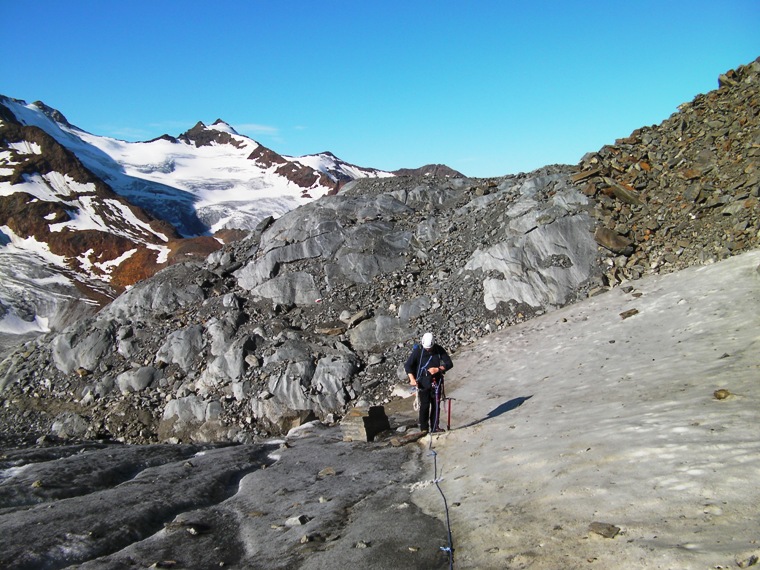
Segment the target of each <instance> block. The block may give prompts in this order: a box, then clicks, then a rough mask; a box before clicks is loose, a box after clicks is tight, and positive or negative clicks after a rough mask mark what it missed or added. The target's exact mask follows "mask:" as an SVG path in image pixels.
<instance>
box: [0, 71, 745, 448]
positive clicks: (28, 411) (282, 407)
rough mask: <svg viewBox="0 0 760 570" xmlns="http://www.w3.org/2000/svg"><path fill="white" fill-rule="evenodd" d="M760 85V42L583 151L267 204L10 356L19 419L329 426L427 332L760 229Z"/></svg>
mask: <svg viewBox="0 0 760 570" xmlns="http://www.w3.org/2000/svg"><path fill="white" fill-rule="evenodd" d="M759 86H760V61H755V62H752V63H751V64H749V65H745V66H741V67H739V68H737V69H735V70H731V71H729V72H728V73H726V74H724V75H722V76H721V77H720V79H719V88H718V89H716V90H715V91H712V92H710V93H707V94H704V95H699V96H698V97H696V98H695V99H694V100H693V101H692V102H690V103H686V104H684V105H681V106H680V108H679V111H678V112H676V113H674V114H673V115H672V116H671V117H670V118H668V119H667V120H665V121H663V122H662V123H661V124H660V125H656V126H651V127H644V128H641V129H637V130H636V131H634V132H633V133H631V134H630V135H629V136H626V137H624V138H621V139H619V140H617V141H615V142H614V144H610V145H608V146H605V147H603V148H602V149H600V150H598V151H596V152H590V153H589V154H587V155H586V156H584V157H583V159H582V160H581V161H580V163H579V164H578V165H574V166H563V165H552V166H546V167H544V168H541V169H539V170H537V171H535V172H532V173H527V174H526V173H523V174H518V175H510V176H504V177H500V178H492V179H472V178H466V177H461V176H460V177H454V176H440V175H437V174H436V173H435V172H434V173H432V174H427V175H424V174H423V175H420V174H419V173H417V174H413V175H403V176H384V177H380V176H374V177H363V178H358V179H354V180H352V181H349V182H344V183H341V184H340V190H339V192H337V194H331V193H330V192H325V193H324V194H323V195H322V197H320V198H319V199H314V200H309V201H305V202H304V203H302V204H300V205H299V206H298V207H296V208H294V209H292V210H290V211H287V212H285V213H282V215H280V216H279V217H278V218H277V219H274V217H271V216H270V217H260V218H259V219H258V220H257V221H256V224H255V226H254V227H253V228H251V229H250V231H249V232H248V233H247V235H246V236H245V237H244V238H243V239H240V240H236V241H231V242H229V243H226V244H224V245H223V246H222V247H220V248H219V249H218V250H216V251H213V252H212V253H210V254H209V255H207V256H206V257H205V258H204V259H196V260H193V261H183V262H181V263H175V264H173V265H171V266H167V267H165V268H163V269H162V270H161V271H159V272H158V273H156V274H155V275H153V276H152V277H150V278H148V279H144V280H142V281H140V282H138V283H137V284H135V285H134V286H133V287H131V288H130V289H129V290H128V291H126V292H125V293H123V294H121V295H120V296H118V297H117V298H116V299H115V300H114V301H113V302H111V303H110V304H108V305H107V306H105V307H104V308H103V309H102V310H100V312H98V313H97V314H95V315H93V316H91V317H88V318H84V319H80V320H79V321H77V322H76V323H74V324H73V325H71V326H70V327H68V328H67V329H65V330H63V331H61V332H55V333H48V334H45V335H43V336H40V337H39V338H37V339H35V340H33V341H30V342H28V343H26V344H25V345H23V346H21V347H19V348H18V349H17V350H16V351H15V352H14V353H13V354H11V355H10V356H8V357H7V358H6V359H5V360H3V361H2V363H0V394H2V398H3V400H4V405H3V406H2V411H1V412H0V413H2V416H3V417H2V425H3V429H4V430H5V431H6V435H8V436H12V435H14V433H15V434H17V435H18V437H22V436H23V435H24V434H29V435H31V436H38V435H41V434H49V433H51V430H52V433H53V434H54V435H56V436H58V437H74V438H113V439H118V440H121V441H127V442H134V443H138V442H139V443H142V442H158V441H166V442H209V441H250V440H251V439H253V438H255V437H257V436H267V435H271V434H279V433H284V432H287V431H288V430H289V429H291V428H292V427H295V426H297V425H299V424H301V423H303V422H305V421H308V420H310V419H314V418H319V419H321V420H322V421H324V422H327V423H331V422H335V421H338V420H339V419H340V417H341V416H342V415H343V414H344V413H345V412H346V410H347V409H348V408H349V407H351V406H356V405H371V404H380V403H384V402H387V401H388V400H389V399H390V398H392V397H393V390H394V386H395V385H396V384H397V383H398V382H402V381H403V379H404V375H403V372H402V370H401V368H400V363H402V362H403V360H404V359H405V357H406V355H407V353H408V350H409V348H410V346H411V343H412V342H413V341H414V340H415V339H417V338H419V336H420V335H421V333H422V332H424V331H428V330H431V331H433V332H434V333H435V334H436V336H437V338H438V342H440V343H441V344H443V345H445V346H447V347H449V348H450V349H451V351H452V352H453V353H454V356H456V351H457V349H458V348H459V347H462V346H463V345H466V344H468V343H470V342H472V341H474V340H475V339H477V338H479V337H482V336H484V335H486V334H488V333H490V332H493V331H496V330H499V329H502V328H504V327H507V326H510V325H512V324H514V323H518V322H521V321H524V320H527V319H530V318H532V317H534V316H536V315H540V314H542V313H545V312H547V311H551V310H554V309H557V308H559V307H562V306H565V305H567V304H569V303H572V302H574V301H576V300H578V299H581V298H585V297H587V296H589V295H596V294H600V293H603V292H605V291H607V290H609V289H610V288H611V287H616V286H626V285H627V284H628V283H630V282H632V281H634V280H636V279H638V278H640V277H642V276H645V275H649V274H653V273H665V272H671V271H676V270H679V269H682V268H685V267H688V266H692V265H697V264H704V263H711V262H713V261H717V260H720V259H724V258H726V257H729V256H731V255H734V254H738V253H740V252H743V251H746V250H749V249H753V248H756V247H758V245H759V244H760V205H759V203H758V201H759V199H760V171H759V170H758V165H759V164H760V160H758V157H760V91H759V89H758V87H759ZM6 115H7V113H6ZM6 115H3V124H4V125H6V124H7V122H8V119H7V118H6ZM220 132H221V131H220ZM219 136H221V135H219ZM230 136H232V135H230ZM191 139H192V140H194V141H195V142H196V144H197V143H198V139H197V138H194V139H193V138H192V137H191ZM164 142H166V143H167V144H174V143H172V142H171V141H164ZM238 142H239V141H238ZM240 144H244V143H243V142H240ZM248 154H249V155H250V153H248ZM266 155H267V153H266V152H264V151H260V152H259V153H258V154H257V158H256V159H255V160H256V161H265V162H266V163H267V164H269V166H268V167H267V168H275V169H278V168H282V166H283V164H281V163H279V162H278V161H277V160H276V159H273V158H272V157H268V156H266ZM287 168H288V169H290V168H291V167H287ZM295 168H296V169H298V167H297V166H296V167H295ZM289 171H290V170H289ZM297 178H298V179H299V180H306V181H307V182H309V180H311V179H306V178H303V177H301V176H300V175H298V176H297ZM318 180H319V179H318V178H315V179H314V181H313V182H312V183H313V184H316V183H317V181H318ZM81 182H82V183H87V180H84V179H83V180H82V181H81ZM336 186H337V184H336ZM299 192H300V191H299ZM52 213H53V212H48V213H47V214H45V215H51V214H52ZM274 213H275V214H279V213H280V212H274ZM135 215H137V214H135ZM151 215H153V214H151ZM145 219H146V220H147V221H146V224H148V226H149V227H153V226H150V224H151V223H152V222H150V220H148V219H147V218H145ZM14 231H15V230H14ZM455 360H456V358H455Z"/></svg>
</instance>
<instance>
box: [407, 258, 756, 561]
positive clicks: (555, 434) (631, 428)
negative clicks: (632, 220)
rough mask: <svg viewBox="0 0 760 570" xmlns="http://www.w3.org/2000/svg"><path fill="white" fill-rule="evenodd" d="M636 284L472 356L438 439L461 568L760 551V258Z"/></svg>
mask: <svg viewBox="0 0 760 570" xmlns="http://www.w3.org/2000/svg"><path fill="white" fill-rule="evenodd" d="M630 285H631V286H632V290H630V292H628V293H626V292H625V289H626V288H616V289H614V290H612V291H610V292H609V293H606V294H603V295H600V296H597V297H594V298H591V299H588V300H586V301H584V302H581V303H578V304H575V305H572V306H569V307H566V308H564V309H561V310H558V311H556V312H552V313H550V314H548V315H545V316H542V317H539V318H536V319H534V320H531V321H529V322H526V323H524V324H521V325H517V326H514V327H510V328H509V329H507V330H505V331H503V332H499V333H496V334H493V335H491V336H489V337H487V338H485V339H482V340H481V341H479V342H477V343H475V344H474V345H472V346H471V347H468V348H467V349H465V350H462V351H460V352H459V354H457V355H454V369H452V371H451V373H450V374H449V375H448V376H447V388H448V390H447V392H448V395H449V396H451V397H452V398H455V400H454V401H453V408H452V413H453V426H452V427H453V428H454V429H453V431H451V432H450V433H447V434H445V435H443V436H440V437H436V438H434V440H433V441H432V447H433V449H434V450H435V451H436V452H437V463H438V468H439V471H438V473H439V476H442V481H441V483H440V484H441V487H442V489H443V491H444V493H445V495H446V497H447V500H448V504H449V506H450V513H451V525H452V532H453V537H454V548H455V553H456V556H455V560H456V567H457V568H480V569H482V568H531V569H547V570H548V569H552V570H554V569H557V568H565V569H573V568H614V569H630V568H662V569H676V568H677V569H695V570H697V569H699V570H704V569H707V568H735V567H737V565H739V566H741V567H747V566H748V565H750V564H754V563H755V562H757V560H758V557H759V556H760V423H758V410H760V312H759V311H758V306H760V251H757V250H756V251H753V252H750V253H747V254H743V255H741V256H738V257H735V258H731V259H728V260H726V261H722V262H720V263H718V264H715V265H709V266H703V267H694V268H690V269H687V270H684V271H681V272H679V273H676V274H671V275H667V276H658V277H652V278H647V279H644V280H641V281H636V282H632V283H630ZM634 309H635V310H637V311H638V312H637V313H636V314H633V315H632V316H629V317H627V318H623V317H622V316H621V314H623V313H624V312H626V311H633V310H634ZM719 389H725V390H728V391H729V393H730V394H731V395H730V396H728V398H726V399H722V400H720V399H717V398H716V397H715V396H714V392H716V391H717V390H719ZM425 441H427V440H425ZM430 465H431V467H430V477H431V478H432V475H433V471H432V469H433V463H432V460H431V463H430ZM422 487H423V488H421V489H420V490H418V491H417V492H416V493H415V496H416V499H415V500H416V501H417V502H418V503H420V504H421V505H422V506H423V507H424V508H425V510H426V511H428V512H430V513H437V514H438V516H439V517H443V516H444V514H443V509H442V502H441V498H440V496H439V494H438V491H437V490H436V488H435V487H433V486H431V485H429V484H428V485H427V486H425V485H422ZM595 522H599V523H608V524H611V525H614V526H616V527H618V528H619V529H620V532H619V534H618V535H617V536H615V537H614V538H604V537H602V536H601V535H599V534H597V533H596V532H593V531H590V530H589V527H590V525H591V523H595ZM442 546H444V545H442ZM753 561H754V562H753Z"/></svg>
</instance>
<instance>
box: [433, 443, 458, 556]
mask: <svg viewBox="0 0 760 570" xmlns="http://www.w3.org/2000/svg"><path fill="white" fill-rule="evenodd" d="M428 438H429V440H428V450H429V451H430V454H431V455H432V456H433V483H435V487H436V489H438V492H439V493H440V495H441V498H442V499H443V509H444V511H445V513H446V532H447V535H448V541H449V544H448V546H441V550H442V551H444V552H445V553H446V554H448V557H449V569H450V570H453V568H454V539H453V538H452V534H451V518H450V517H449V503H448V501H447V500H446V495H444V493H443V489H441V485H440V482H441V479H440V478H439V477H438V452H437V451H436V450H435V449H433V435H432V434H430V435H428Z"/></svg>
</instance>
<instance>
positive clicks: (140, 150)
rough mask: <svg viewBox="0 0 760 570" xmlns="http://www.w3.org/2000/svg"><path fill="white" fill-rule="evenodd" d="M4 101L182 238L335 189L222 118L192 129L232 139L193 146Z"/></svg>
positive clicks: (321, 163)
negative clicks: (283, 169)
mask: <svg viewBox="0 0 760 570" xmlns="http://www.w3.org/2000/svg"><path fill="white" fill-rule="evenodd" d="M3 101H4V104H5V105H7V106H8V108H9V109H11V111H12V112H13V114H14V115H15V116H16V118H17V119H18V120H20V121H21V122H22V123H23V124H24V125H28V126H36V127H39V128H41V129H42V130H44V131H46V132H47V133H48V134H50V135H51V136H52V137H53V138H55V139H56V140H57V141H58V142H59V143H60V144H62V145H63V146H65V147H66V148H68V149H69V150H70V151H72V152H73V153H74V154H75V155H76V156H77V157H78V158H79V160H81V161H82V163H83V164H84V165H85V166H86V167H87V168H89V169H90V170H92V171H93V172H94V173H95V174H97V175H98V176H99V177H100V178H102V179H103V180H104V181H105V182H107V183H108V184H109V185H110V186H111V187H112V188H113V189H114V191H115V192H116V193H117V194H119V195H121V196H123V197H125V198H127V199H128V200H129V201H130V202H131V203H133V204H135V205H138V206H140V207H142V208H144V209H146V210H148V211H150V212H153V213H154V215H156V214H157V213H160V214H162V215H160V216H159V215H157V217H163V218H164V219H168V220H169V221H170V222H171V223H172V224H174V225H175V227H177V229H178V230H179V232H180V233H181V234H182V235H184V236H193V235H198V234H203V233H210V234H213V233H214V232H216V231H218V230H221V229H224V228H236V229H252V228H253V227H255V226H256V224H257V223H258V222H259V221H260V220H261V219H262V218H264V217H266V216H269V215H274V216H275V217H277V216H280V215H282V214H284V213H285V212H287V211H290V210H292V209H293V208H295V207H297V206H299V205H301V204H305V203H307V202H310V201H311V200H314V199H316V198H319V197H320V196H323V195H325V194H326V193H327V192H328V191H330V190H331V187H329V186H324V185H321V184H319V183H318V182H315V183H314V184H313V185H312V187H310V188H308V189H307V188H304V187H303V186H299V185H298V184H296V183H295V182H293V181H291V180H289V179H288V178H287V177H285V176H283V175H282V174H280V173H278V172H277V169H278V166H280V164H269V165H261V164H257V163H256V161H254V160H251V153H253V152H254V151H255V150H257V149H259V148H260V147H261V148H263V147H262V145H261V144H260V143H258V142H256V141H255V140H253V139H251V138H249V137H247V136H245V135H241V134H239V133H238V132H237V131H235V129H234V128H233V127H232V126H230V125H229V124H227V123H225V122H224V121H221V120H219V121H216V122H215V123H214V124H212V125H203V124H202V123H199V124H198V125H196V127H195V128H194V129H193V130H195V129H200V130H201V131H203V130H206V131H209V132H210V134H211V135H213V133H225V134H227V135H229V142H228V143H227V144H218V143H215V142H212V143H211V144H202V145H196V144H193V143H192V142H188V141H185V140H179V139H174V140H170V139H169V138H168V137H167V138H158V139H155V140H152V141H147V142H126V141H123V140H118V139H114V138H110V137H104V136H99V135H95V134H91V133H88V132H86V131H83V130H82V129H79V128H77V127H76V126H73V125H70V124H68V123H67V122H66V121H65V119H64V120H53V119H51V118H50V117H49V116H48V114H49V113H50V112H51V111H52V110H48V113H47V114H46V112H45V110H44V109H43V108H42V107H41V106H39V105H38V104H36V103H31V104H27V103H26V102H24V101H19V100H15V99H7V98H4V99H3ZM59 118H61V117H59ZM280 158H281V159H282V160H284V161H287V162H290V163H292V164H294V165H295V166H296V167H299V166H308V167H311V168H313V169H314V170H315V171H316V172H318V173H325V174H327V175H328V176H329V177H330V178H333V179H334V178H335V174H336V173H340V174H341V175H345V176H346V177H348V178H363V177H368V176H369V177H386V176H393V175H392V174H391V173H389V172H383V171H380V170H376V169H371V168H360V167H357V166H354V165H350V164H347V163H345V162H343V161H341V160H339V159H338V158H336V157H335V156H333V155H332V154H330V153H322V154H316V155H307V156H304V157H280ZM172 209H174V210H176V212H175V214H174V216H173V217H172V215H171V212H172ZM190 212H192V213H193V215H191V214H190ZM193 218H196V220H195V222H193ZM199 221H200V222H199Z"/></svg>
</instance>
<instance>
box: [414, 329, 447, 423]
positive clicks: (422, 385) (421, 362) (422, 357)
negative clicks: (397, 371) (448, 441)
mask: <svg viewBox="0 0 760 570" xmlns="http://www.w3.org/2000/svg"><path fill="white" fill-rule="evenodd" d="M453 366H454V364H453V363H452V362H451V357H450V356H449V355H448V353H447V352H446V350H445V349H444V348H443V347H441V346H440V345H438V344H435V343H434V342H433V333H429V332H427V333H425V334H424V335H422V340H421V346H420V345H419V344H416V343H415V345H414V346H413V347H412V353H411V354H410V355H409V358H407V360H406V364H405V365H404V370H405V371H406V374H407V376H408V377H409V383H410V384H411V385H412V386H416V387H417V398H418V400H419V406H420V409H419V426H420V431H423V432H426V431H430V432H431V433H435V432H441V431H443V430H442V429H440V427H439V424H438V420H439V419H440V418H439V416H440V410H441V399H442V398H443V397H444V391H443V375H444V373H445V372H448V371H449V370H451V368H452V367H453Z"/></svg>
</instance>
